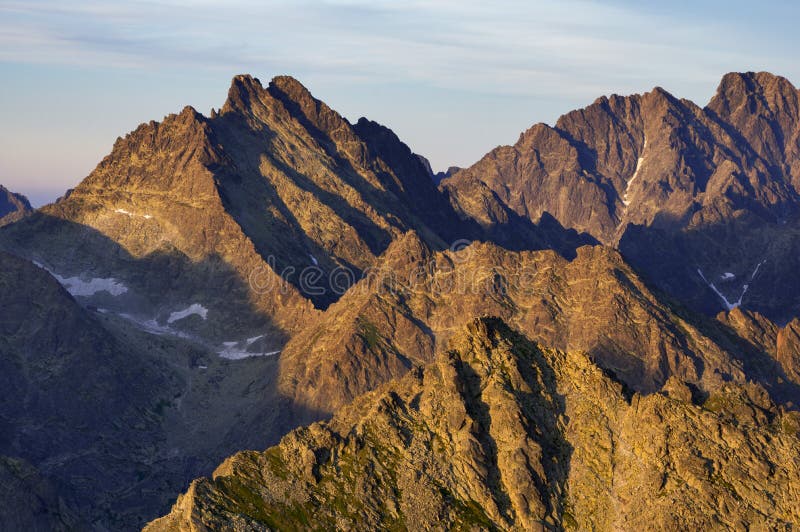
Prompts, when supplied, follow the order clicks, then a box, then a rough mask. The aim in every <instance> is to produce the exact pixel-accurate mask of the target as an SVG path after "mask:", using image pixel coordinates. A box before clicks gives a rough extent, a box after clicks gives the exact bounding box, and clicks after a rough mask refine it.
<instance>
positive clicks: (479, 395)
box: [145, 319, 800, 532]
mask: <svg viewBox="0 0 800 532" xmlns="http://www.w3.org/2000/svg"><path fill="white" fill-rule="evenodd" d="M765 397H766V394H765V393H764V392H763V390H758V387H748V386H744V387H740V386H737V385H731V386H729V387H728V388H727V389H726V392H724V393H721V394H720V395H715V396H712V397H709V398H707V399H705V401H703V402H702V403H701V404H698V403H697V402H696V400H695V399H694V398H693V395H692V391H691V388H690V387H688V386H687V385H686V384H684V383H682V382H681V381H680V380H679V379H677V378H674V377H673V378H671V379H670V380H669V382H668V383H667V385H666V386H664V388H663V389H662V391H661V392H659V393H654V394H650V395H647V396H641V395H639V394H634V395H632V396H631V395H628V393H626V391H625V388H624V386H622V385H620V384H619V383H618V382H615V381H614V380H613V379H612V378H609V376H608V374H607V373H605V372H603V371H602V370H601V369H600V368H598V367H597V366H596V365H595V364H594V363H593V362H592V361H591V360H590V359H589V358H588V357H586V356H585V355H582V354H577V353H564V352H560V351H554V350H544V349H542V348H540V347H538V346H537V345H536V344H533V343H531V342H530V341H528V340H527V339H525V338H524V337H523V336H520V335H518V334H516V333H514V332H513V331H511V330H510V329H509V328H508V327H507V326H506V325H505V324H503V323H502V321H500V320H497V319H482V320H478V321H475V322H472V323H470V324H468V325H467V326H466V328H465V330H463V331H460V332H459V333H458V334H456V335H455V336H454V337H453V338H452V340H451V343H450V346H449V348H448V349H447V350H446V351H444V352H442V353H441V354H439V355H438V357H437V358H436V360H435V361H434V362H432V363H430V364H428V365H426V366H425V367H424V368H418V369H415V370H413V371H412V372H410V373H409V374H408V375H407V376H405V377H404V378H402V379H400V380H397V381H393V382H392V383H391V384H389V385H386V386H383V387H381V388H379V389H378V390H376V391H375V392H373V393H370V394H367V395H365V396H362V397H361V398H359V399H358V400H356V401H355V402H354V403H353V404H352V405H350V406H348V407H344V408H343V409H342V410H340V411H339V412H338V413H337V414H336V415H335V416H334V417H333V419H332V420H331V421H329V422H326V423H321V424H314V425H311V426H310V427H308V428H303V429H298V430H297V431H294V432H292V433H290V434H289V435H287V436H286V437H285V438H284V439H283V440H282V441H281V443H280V445H278V446H276V447H273V448H270V449H267V450H266V451H264V452H245V453H240V454H238V455H236V456H234V457H232V458H230V459H229V460H227V461H226V462H225V463H223V464H222V465H221V466H220V467H219V468H218V469H217V470H216V471H215V473H214V476H213V478H212V479H199V480H197V481H195V482H193V483H192V485H191V487H190V488H189V491H188V492H187V493H186V494H184V495H183V496H181V497H180V498H179V500H178V502H177V503H176V504H175V506H174V507H173V510H172V512H171V513H170V514H169V515H167V516H165V517H163V518H161V519H158V520H156V521H154V522H153V523H151V524H150V525H149V526H148V527H146V529H145V530H148V531H153V532H154V531H183V530H193V531H200V530H218V529H223V528H224V529H238V530H293V529H309V530H325V529H331V528H337V529H342V530H359V529H364V528H370V529H382V530H393V529H400V530H559V529H569V530H619V529H628V530H630V529H648V530H649V529H662V530H663V529H678V528H680V529H697V528H737V527H745V528H748V527H757V528H758V527H766V528H774V527H779V528H782V527H785V526H790V524H791V523H796V522H797V521H798V519H800V515H798V513H797V508H796V505H795V504H794V502H793V501H794V496H795V495H794V494H795V492H796V490H797V486H798V480H800V462H799V461H798V458H797V455H796V452H795V451H796V449H797V446H798V444H799V443H800V441H798V428H799V426H798V418H797V416H796V414H786V413H783V412H780V411H779V410H778V409H776V407H775V406H774V405H772V404H770V403H769V402H768V400H766V399H765ZM643 500H646V501H647V503H648V504H647V505H644V506H643V505H642V504H641V501H643Z"/></svg>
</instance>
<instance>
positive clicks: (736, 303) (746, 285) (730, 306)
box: [697, 259, 766, 312]
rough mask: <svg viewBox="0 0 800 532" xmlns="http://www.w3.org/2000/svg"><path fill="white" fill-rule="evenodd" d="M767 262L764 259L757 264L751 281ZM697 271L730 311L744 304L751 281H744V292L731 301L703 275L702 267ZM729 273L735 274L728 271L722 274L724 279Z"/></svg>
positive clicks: (751, 275)
mask: <svg viewBox="0 0 800 532" xmlns="http://www.w3.org/2000/svg"><path fill="white" fill-rule="evenodd" d="M765 262H766V259H765V260H762V261H761V262H759V263H758V264H757V265H756V268H755V269H754V270H753V273H751V274H750V281H752V280H753V279H755V276H756V274H757V273H758V270H759V268H761V265H762V264H764V263H765ZM697 273H698V274H700V277H701V278H702V279H703V281H705V283H706V284H707V285H708V287H709V288H710V289H711V290H713V291H714V293H715V294H717V295H718V296H719V298H720V299H721V300H722V303H723V305H725V308H726V309H728V311H729V312H730V311H731V310H733V309H735V308H737V307H739V306H741V305H742V299H743V298H744V295H745V294H746V293H747V291H748V290H749V289H750V283H744V284H743V285H742V293H741V294H740V295H739V299H737V300H736V301H734V302H733V303H731V302H730V301H728V298H727V297H725V295H724V294H723V293H722V292H720V291H719V289H718V288H717V287H716V286H714V283H712V282H710V281H709V280H708V279H706V276H705V275H703V271H702V270H701V269H700V268H697ZM727 275H731V276H733V274H732V273H729V272H726V273H725V275H723V276H722V277H723V279H728V277H726V276H727Z"/></svg>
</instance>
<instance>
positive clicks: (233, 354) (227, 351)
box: [217, 334, 280, 360]
mask: <svg viewBox="0 0 800 532" xmlns="http://www.w3.org/2000/svg"><path fill="white" fill-rule="evenodd" d="M263 337H264V335H263V334H262V335H260V336H253V337H252V338H248V339H247V340H244V341H237V342H222V349H220V350H219V351H217V354H218V355H219V356H221V357H222V358H227V359H228V360H242V359H243V358H249V357H269V356H274V355H277V354H278V353H280V351H262V352H257V351H248V350H247V349H248V348H249V347H250V346H251V345H253V344H254V343H255V342H257V341H258V340H260V339H261V338H263Z"/></svg>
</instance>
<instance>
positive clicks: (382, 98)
mask: <svg viewBox="0 0 800 532" xmlns="http://www.w3.org/2000/svg"><path fill="white" fill-rule="evenodd" d="M798 20H800V7H797V6H796V3H794V2H790V1H759V2H756V1H748V2H743V1H739V0H727V1H717V0H712V1H706V2H698V1H696V2H690V1H677V2H632V1H625V0H606V1H589V0H540V1H522V0H495V1H480V2H476V1H471V0H441V1H432V0H406V1H391V0H371V1H368V0H328V1H311V0H294V1H288V0H286V1H281V0H272V1H249V0H238V1H232V2H212V1H207V0H195V1H192V0H160V1H148V0H138V1H129V2H122V1H118V2H99V1H85V0H74V1H71V2H63V1H55V0H42V1H36V0H24V1H10V0H0V102H1V103H2V120H1V121H0V183H2V184H4V185H6V186H8V187H9V188H11V189H13V190H18V191H20V192H23V193H25V194H27V195H29V196H30V198H31V200H32V201H33V202H34V204H41V203H43V202H45V201H50V200H52V199H54V198H55V197H57V196H58V195H60V194H61V193H63V191H64V190H65V189H67V188H68V187H71V186H74V185H75V184H76V183H78V182H79V181H80V180H81V179H82V178H83V177H85V176H86V175H87V174H88V173H89V172H90V171H91V170H92V168H93V167H94V166H95V165H96V164H97V163H98V162H99V161H100V159H102V157H103V156H104V155H106V154H107V153H108V151H109V150H110V148H111V145H112V144H113V142H114V139H116V138H117V137H118V136H121V135H124V134H125V133H126V132H128V131H130V130H132V129H133V128H135V127H136V125H138V124H139V123H141V122H146V121H149V120H151V119H156V120H160V119H161V118H162V117H163V116H164V115H165V114H168V113H170V112H177V111H179V110H180V109H181V108H182V107H183V106H184V105H187V104H189V105H193V106H194V107H195V108H197V109H198V110H199V111H200V112H203V113H206V114H207V113H208V112H209V110H210V109H211V108H212V107H219V106H221V105H222V103H223V102H224V100H225V96H226V92H227V88H228V85H229V82H230V78H231V77H232V76H233V75H234V74H237V73H242V72H247V73H251V74H253V75H255V76H257V77H259V78H260V79H261V80H262V81H263V82H265V83H266V82H267V81H268V80H269V79H270V78H271V77H273V76H274V75H278V74H291V75H293V76H295V77H297V78H298V79H300V81H302V82H303V83H304V84H305V85H306V86H308V87H309V88H310V89H311V91H312V92H313V93H314V94H315V95H316V96H317V97H318V98H320V99H322V100H324V101H326V102H327V103H328V104H329V105H331V106H332V107H333V108H334V109H337V110H338V111H340V112H341V113H342V114H344V115H345V116H346V117H348V118H349V119H350V120H351V121H355V120H357V119H358V118H359V117H360V116H367V117H369V118H371V119H373V120H377V121H379V122H381V123H383V124H385V125H387V126H389V127H391V128H392V129H393V130H394V131H395V132H396V133H397V134H398V135H399V136H400V138H402V139H403V140H404V141H405V142H406V143H408V144H409V145H410V146H411V148H412V149H413V150H414V151H416V152H418V153H421V154H423V155H425V156H427V157H428V158H429V159H430V160H431V161H432V163H433V166H434V168H435V169H437V170H438V169H443V168H445V167H447V166H449V165H451V164H455V165H461V166H463V165H468V164H470V163H472V162H474V161H475V160H477V159H478V158H480V157H481V156H482V155H483V154H484V153H485V152H487V151H488V150H490V149H491V148H493V147H495V146H497V145H498V144H507V143H512V142H514V141H515V140H516V138H517V136H518V135H519V133H520V132H521V131H522V130H524V129H526V128H528V127H529V126H530V125H532V124H533V123H536V122H547V123H553V122H554V121H555V119H556V118H557V117H558V116H559V115H561V114H563V113H564V112H567V111H569V110H571V109H573V108H576V107H582V106H585V105H587V104H589V103H591V102H592V101H593V100H594V99H595V98H596V97H598V96H600V95H603V94H611V93H618V94H630V93H635V92H644V91H646V90H649V89H651V88H652V87H653V86H655V85H660V86H663V87H664V88H666V89H667V90H669V91H671V92H672V93H673V94H675V95H676V96H680V97H686V98H690V99H692V100H694V101H696V102H697V103H698V104H700V105H704V104H705V103H706V102H707V101H708V99H709V98H710V97H711V95H712V94H713V92H714V89H715V88H716V85H717V83H718V82H719V79H720V78H721V76H722V75H723V74H724V73H725V72H728V71H732V70H737V71H745V70H769V71H772V72H774V73H777V74H781V75H784V76H786V77H788V78H789V79H790V80H792V81H793V82H795V83H797V82H798V81H800V62H798V61H797V59H796V53H797V50H798V49H800V38H798V37H795V36H794V35H795V28H794V25H795V24H796V22H797V21H798Z"/></svg>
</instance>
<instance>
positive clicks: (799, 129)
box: [442, 72, 800, 322]
mask: <svg viewBox="0 0 800 532" xmlns="http://www.w3.org/2000/svg"><path fill="white" fill-rule="evenodd" d="M799 143H800V111H799V110H798V90H797V89H796V88H794V87H793V86H792V85H791V83H789V82H788V81H787V80H786V79H785V78H781V77H779V76H774V75H772V74H769V73H764V72H762V73H758V74H755V73H745V74H737V73H731V74H728V75H726V76H725V77H724V78H723V80H722V81H721V83H720V85H719V88H718V90H717V94H716V95H715V96H714V98H713V99H712V100H711V102H709V104H708V105H707V106H706V107H705V108H701V107H699V106H697V105H695V104H694V103H692V102H690V101H688V100H681V99H678V98H675V97H674V96H672V95H671V94H669V93H668V92H666V91H664V90H663V89H661V88H655V89H654V90H652V91H651V92H648V93H645V94H642V95H633V96H627V97H622V96H616V95H614V96H611V97H602V98H599V99H598V100H596V101H595V102H594V103H593V104H592V105H590V106H589V107H586V108H584V109H580V110H577V111H572V112H570V113H567V114H565V115H564V116H562V117H561V118H559V119H558V121H557V122H556V124H555V126H554V127H550V126H547V125H544V124H537V125H534V126H533V127H531V128H530V129H529V130H527V131H525V132H524V133H523V134H522V135H521V136H520V138H519V141H518V142H517V143H516V144H515V145H514V146H503V147H499V148H497V149H495V150H493V151H492V152H490V153H489V154H487V155H486V156H485V157H484V158H483V159H481V160H480V161H479V162H478V163H476V164H475V165H473V166H472V167H470V168H467V169H464V170H462V171H460V172H458V173H456V174H455V175H454V176H452V177H450V178H448V179H446V180H444V181H443V182H442V189H443V190H444V191H445V192H447V193H448V195H449V197H450V198H451V202H452V203H453V205H454V207H455V208H456V209H457V210H458V211H460V212H461V213H462V216H465V217H469V218H472V219H475V220H477V221H478V222H479V223H480V224H481V225H482V226H484V227H492V228H493V229H494V230H495V231H496V232H502V230H503V226H505V225H507V222H506V220H505V219H503V218H502V217H498V216H497V215H496V214H494V213H496V212H502V211H505V210H510V211H511V212H513V213H515V214H516V215H518V216H520V217H522V218H524V219H529V220H531V221H533V222H534V223H536V222H537V221H538V220H539V219H540V218H541V217H543V216H552V217H554V218H555V219H556V220H557V221H558V222H559V223H560V224H561V225H563V226H564V227H567V228H572V229H575V230H577V231H579V232H583V233H587V234H588V235H591V236H592V237H594V238H595V239H597V240H598V241H600V242H602V243H604V244H606V245H611V246H615V247H618V248H619V249H620V251H622V253H623V255H624V256H625V258H626V260H627V261H629V262H630V263H631V265H633V266H634V267H635V268H636V269H637V270H638V271H639V272H640V273H641V274H642V275H643V276H645V278H647V280H648V281H649V282H650V283H652V284H654V285H655V286H657V287H658V288H660V289H662V290H664V291H666V292H668V293H669V294H671V295H673V296H674V297H676V298H677V299H679V300H680V301H682V302H683V303H685V304H688V305H689V306H691V307H693V308H695V309H697V310H701V311H703V312H707V313H711V314H714V313H716V312H718V311H719V310H730V309H731V308H733V307H735V306H739V305H743V306H745V307H747V308H750V309H752V310H757V311H758V312H760V313H762V314H765V315H767V316H769V317H770V318H771V319H773V320H776V321H779V322H786V321H788V320H790V319H791V318H792V317H793V316H794V315H796V314H797V308H795V305H796V302H797V301H798V297H797V296H798V294H796V293H795V292H794V290H795V288H793V287H792V286H793V285H792V284H791V283H787V281H788V277H789V276H790V275H792V274H791V273H790V272H791V271H793V269H794V266H795V262H796V256H797V253H796V246H797V242H798V240H797V225H798V216H797V215H798V212H799V211H798V207H800V202H798V199H800V195H799V192H800V188H798V183H800V182H799V181H798V175H799V174H798V172H799V171H800V170H798V168H800V166H799V165H800V162H798V161H799V159H798V154H800V144H799ZM512 230H513V229H512ZM776 286H782V287H786V286H789V289H788V290H787V289H782V290H781V292H782V293H778V291H777V290H776V289H775V287H776Z"/></svg>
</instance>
